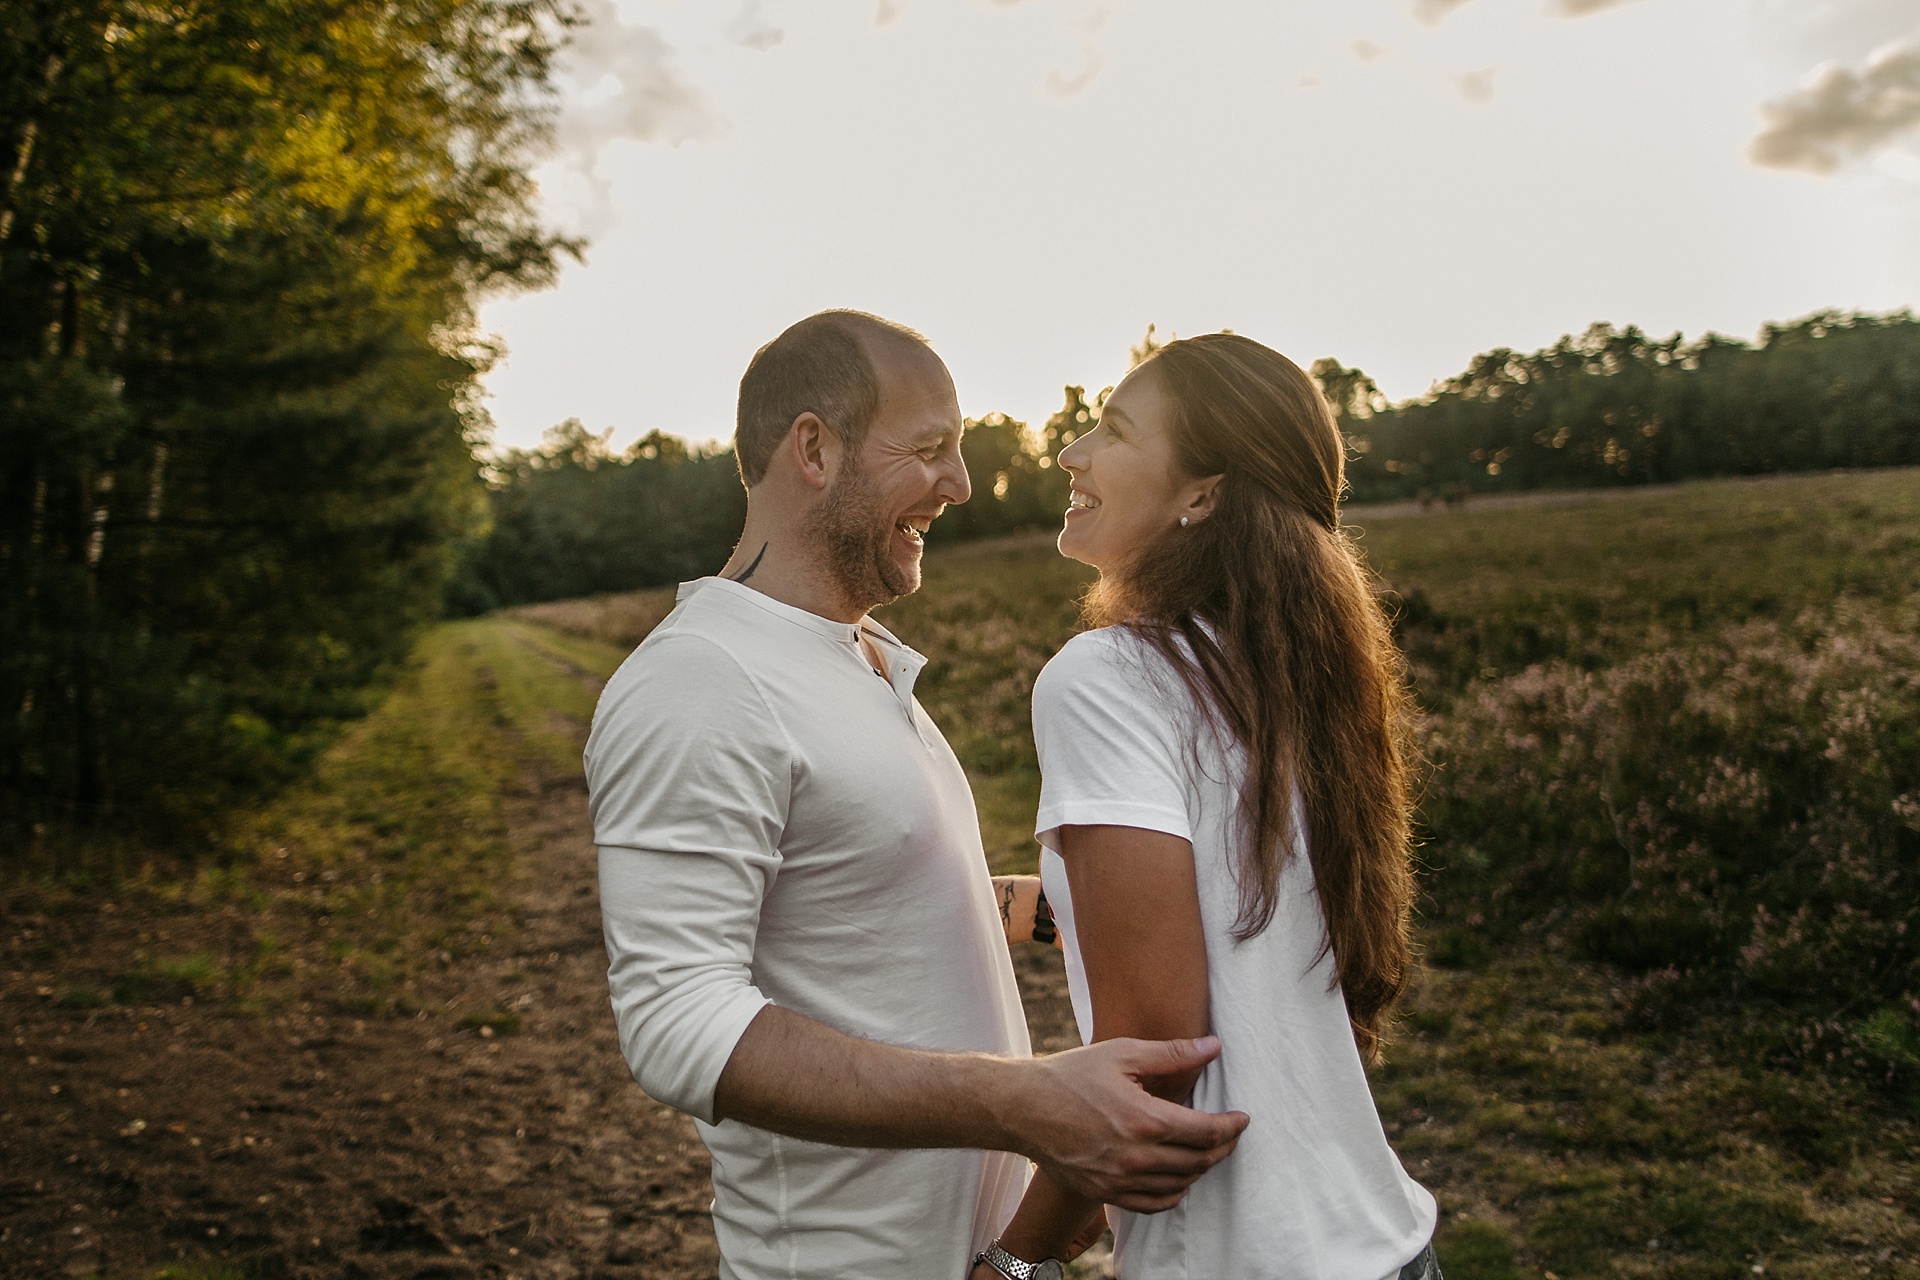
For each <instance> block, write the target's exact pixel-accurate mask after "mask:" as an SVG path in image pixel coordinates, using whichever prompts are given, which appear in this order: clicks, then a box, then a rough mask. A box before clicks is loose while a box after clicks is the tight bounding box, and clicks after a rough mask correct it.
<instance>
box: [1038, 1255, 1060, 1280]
mask: <svg viewBox="0 0 1920 1280" xmlns="http://www.w3.org/2000/svg"><path fill="white" fill-rule="evenodd" d="M1066 1274H1067V1273H1066V1270H1065V1269H1064V1268H1062V1267H1061V1265H1060V1259H1058V1258H1042V1259H1041V1260H1040V1263H1039V1265H1037V1266H1036V1267H1034V1269H1033V1280H1061V1278H1062V1277H1063V1276H1065V1275H1066Z"/></svg>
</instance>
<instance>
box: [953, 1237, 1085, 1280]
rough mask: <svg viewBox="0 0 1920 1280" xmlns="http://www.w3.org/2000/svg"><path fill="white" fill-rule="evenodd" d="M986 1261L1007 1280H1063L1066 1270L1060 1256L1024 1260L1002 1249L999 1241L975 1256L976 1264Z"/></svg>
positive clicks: (974, 1263) (974, 1261) (974, 1262)
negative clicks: (1029, 1260) (1033, 1260)
mask: <svg viewBox="0 0 1920 1280" xmlns="http://www.w3.org/2000/svg"><path fill="white" fill-rule="evenodd" d="M983 1262H984V1263H986V1264H987V1265H988V1266H990V1267H992V1268H993V1269H994V1270H995V1271H998V1272H999V1273H1000V1274H1001V1275H1003V1276H1005V1277H1006V1278H1007V1280H1062V1278H1063V1277H1064V1276H1065V1275H1066V1272H1065V1271H1064V1270H1063V1269H1062V1268H1061V1266H1060V1259H1058V1258H1042V1259H1040V1261H1038V1262H1022V1261H1021V1260H1020V1259H1018V1258H1016V1257H1014V1256H1013V1255H1012V1254H1010V1253H1008V1252H1007V1251H1006V1250H1005V1249H1002V1248H1001V1247H1000V1245H999V1242H997V1241H996V1242H995V1243H993V1244H990V1245H988V1246H987V1251H986V1252H985V1253H982V1254H978V1255H976V1256H975V1258H974V1260H973V1265H974V1266H976V1267H977V1266H979V1265H980V1264H981V1263H983Z"/></svg>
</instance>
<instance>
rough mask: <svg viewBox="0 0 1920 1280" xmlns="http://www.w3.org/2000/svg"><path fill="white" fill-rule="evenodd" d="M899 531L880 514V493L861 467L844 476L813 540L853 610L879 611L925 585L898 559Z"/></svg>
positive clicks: (820, 514)
mask: <svg viewBox="0 0 1920 1280" xmlns="http://www.w3.org/2000/svg"><path fill="white" fill-rule="evenodd" d="M894 531H895V529H894V525H893V524H892V523H891V522H888V521H887V519H886V516H885V514H884V513H883V512H882V511H881V509H880V494H879V490H878V489H877V488H875V486H874V484H873V481H872V480H871V479H870V478H869V477H868V476H867V473H866V472H865V471H863V470H861V469H859V468H857V467H848V468H847V469H846V470H845V471H842V472H841V473H840V475H839V477H838V478H837V479H835V480H834V482H833V487H832V488H831V489H829V490H827V493H826V497H825V499H824V500H823V501H822V502H821V504H820V506H819V507H818V508H817V509H816V510H815V512H814V518H813V536H814V539H815V541H816V542H817V543H818V544H819V547H820V550H821V552H822V553H823V554H824V555H825V556H826V561H827V573H828V574H829V575H830V576H831V577H832V578H833V580H834V583H835V584H836V585H837V586H838V587H839V588H840V590H841V592H842V593H843V594H844V595H845V596H846V598H847V603H848V604H850V605H852V606H853V607H854V608H856V609H860V610H862V611H865V610H867V609H873V608H877V607H879V606H880V605H883V604H888V603H891V602H892V601H894V600H898V599H899V598H900V597H901V596H904V595H907V594H908V593H910V592H912V591H914V590H916V589H917V588H918V587H919V586H920V575H919V574H917V573H915V572H913V571H911V570H909V569H905V568H902V567H901V565H900V563H899V561H897V560H895V559H894V558H893V554H892V543H893V535H894Z"/></svg>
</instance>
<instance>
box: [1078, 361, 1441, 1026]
mask: <svg viewBox="0 0 1920 1280" xmlns="http://www.w3.org/2000/svg"><path fill="white" fill-rule="evenodd" d="M1141 373H1143V374H1147V375H1148V376H1154V377H1158V378H1160V379H1161V380H1162V381H1161V386H1162V388H1163V389H1165V391H1166V392H1167V393H1168V395H1169V398H1170V399H1171V401H1172V403H1173V406H1174V410H1173V424H1172V426H1173V438H1174V448H1175V456H1176V457H1177V459H1178V461H1179V464H1180V467H1181V469H1182V470H1183V471H1185V472H1186V473H1187V474H1188V475H1190V476H1195V477H1201V476H1214V475H1217V476H1220V477H1221V480H1220V484H1219V488H1218V490H1217V495H1218V498H1217V502H1216V505H1215V507H1214V510H1213V514H1212V515H1211V516H1210V517H1208V518H1207V519H1205V520H1203V521H1201V522H1200V523H1198V524H1196V525H1194V526H1192V527H1190V528H1181V529H1170V530H1169V531H1168V532H1167V533H1166V534H1165V535H1164V536H1162V537H1161V538H1159V539H1158V540H1156V541H1155V542H1154V543H1152V544H1151V545H1149V546H1148V547H1147V548H1146V549H1144V550H1143V551H1142V552H1140V553H1139V554H1138V555H1136V556H1135V557H1134V558H1133V559H1132V560H1131V561H1130V562H1129V563H1128V564H1126V565H1125V566H1123V567H1122V568H1120V569H1119V570H1118V571H1117V572H1112V573H1108V574H1106V575H1104V576H1103V577H1102V579H1101V581H1100V583H1099V584H1098V585H1097V586H1096V587H1095V588H1094V590H1093V592H1092V593H1090V595H1089V596H1088V600H1087V614H1088V618H1089V620H1090V621H1091V622H1093V623H1094V624H1095V625H1101V626H1104V625H1115V624H1117V625H1122V626H1125V627H1127V628H1129V629H1130V630H1132V631H1134V632H1136V633H1138V634H1139V635H1140V636H1142V637H1143V638H1144V639H1145V640H1147V641H1148V642H1149V643H1150V644H1151V645H1152V646H1153V647H1154V649H1155V650H1157V651H1158V652H1159V653H1160V654H1161V655H1162V656H1163V657H1164V658H1165V659H1166V660H1167V662H1168V663H1169V664H1171V665H1172V667H1173V668H1174V669H1175V670H1176V671H1178V672H1179V673H1180V676H1181V678H1182V679H1183V680H1184V681H1185V683H1186V685H1187V687H1188V688H1189V689H1190V690H1191V692H1192V693H1193V695H1194V697H1195V699H1196V701H1197V702H1198V703H1199V704H1200V705H1201V706H1202V707H1204V708H1206V709H1207V711H1208V713H1209V714H1210V715H1212V716H1214V717H1215V718H1216V720H1217V722H1218V723H1219V725H1220V726H1221V727H1223V728H1225V729H1226V730H1228V731H1230V732H1231V733H1232V735H1233V737H1234V739H1236V740H1237V741H1238V742H1239V744H1240V745H1241V747H1243V748H1244V749H1245V752H1246V757H1247V764H1248V767H1247V780H1246V785H1245V787H1244V790H1243V791H1242V794H1241V800H1240V805H1241V813H1240V818H1241V824H1242V843H1241V848H1240V850H1239V856H1238V858H1237V859H1236V861H1235V865H1234V871H1235V874H1236V876H1237V878H1238V880H1239V886H1240V913H1239V918H1238V919H1237V920H1236V921H1235V924H1234V933H1235V936H1237V937H1240V938H1249V937H1252V936H1254V935H1255V934H1257V933H1259V932H1260V931H1261V930H1263V929H1265V928H1266V927H1267V925H1268V924H1269V923H1270V922H1271V921H1272V919H1273V913H1274V909H1275V906H1276V905H1277V900H1278V887H1279V879H1280V872H1281V869H1282V867H1283V866H1284V865H1285V864H1286V861H1287V859H1288V858H1289V857H1290V856H1291V854H1292V849H1293V847H1294V837H1295V835H1296V831H1295V811H1294V805H1293V794H1294V788H1295V787H1296V786H1297V787H1298V788H1299V793H1300V796H1301V798H1302V800H1303V801H1304V809H1305V814H1304V818H1305V828H1306V829H1305V831H1304V832H1302V833H1299V834H1304V835H1305V837H1306V846H1307V852H1308V859H1309V861H1310V862H1311V864H1312V867H1313V876H1314V883H1315V886H1316V887H1317V889H1318V892H1319V897H1320V906H1321V910H1322V912H1323V914H1324V916H1325V918H1326V930H1327V931H1326V935H1325V938H1324V940H1323V942H1322V951H1321V954H1322V955H1325V954H1326V951H1327V950H1328V949H1331V950H1332V952H1333V957H1334V966H1335V974H1336V977H1337V979H1338V982H1339V984H1340V989H1341V991H1342V993H1343V994H1344V996H1345V998H1346V1002H1347V1013H1348V1017H1349V1019H1350V1020H1351V1022H1352V1024H1353V1033H1354V1039H1355V1041H1356V1043H1357V1044H1358V1045H1359V1048H1360V1053H1361V1057H1362V1058H1363V1059H1366V1060H1368V1061H1372V1060H1374V1059H1376V1058H1377V1057H1378V1055H1379V1048H1380V1035H1381V1023H1382V1021H1383V1020H1384V1018H1385V1015H1386V1013H1387V1010H1388V1009H1389V1008H1390V1007H1391V1006H1392V1004H1393V1002H1394V1001H1395V1000H1396V999H1397V998H1399V996H1400V994H1401V992H1402V991H1404V990H1405V989H1406V985H1407V980H1408V976H1409V969H1410V965H1411V948H1410V945H1409V941H1408V926H1409V916H1410V913H1411V909H1412V900H1413V876H1412V867H1411V848H1410V823H1409V816H1410V815H1409V810H1410V797H1409V781H1408V779H1409V772H1410V768H1409V765H1410V748H1409V737H1408V734H1407V727H1408V722H1409V719H1410V702H1409V698H1408V693H1407V687H1406V668H1405V663H1404V660H1403V659H1402V657H1401V655H1400V652H1399V650H1398V649H1397V648H1396V647H1395V645H1394V643H1393V637H1392V633H1391V631H1390V630H1389V628H1388V624H1387V619H1386V616H1385V614H1384V613H1383V611H1382V608H1381V605H1380V603H1379V600H1378V598H1377V597H1376V595H1375V592H1374V590H1373V581H1372V578H1371V575H1370V574H1369V573H1368V571H1367V569H1366V568H1365V566H1364V565H1363V564H1362V563H1361V559H1360V556H1359V553H1358V552H1357V551H1356V549H1355V548H1354V546H1353V544H1352V542H1351V541H1349V539H1348V538H1347V535H1346V534H1345V533H1343V532H1342V531H1341V529H1340V521H1339V504H1340V497H1341V492H1342V488H1343V486H1344V484H1345V477H1344V467H1345V458H1346V450H1345V447H1344V443H1343V442H1342V440H1341V438H1340V434H1339V432H1338V430H1337V429H1336V428H1335V426H1334V423H1333V418H1332V416H1331V414H1330V413H1329V412H1328V410H1327V405H1326V401H1325V400H1324V399H1323V398H1322V396H1321V394H1320V391H1319V389H1318V388H1317V387H1315V386H1314V384H1313V382H1312V381H1311V380H1310V379H1309V378H1308V377H1307V375H1306V374H1304V373H1302V372H1301V371H1300V369H1299V368H1298V367H1297V366H1296V365H1294V363H1293V362H1292V361H1290V360H1288V359H1287V358H1286V357H1285V356H1283V355H1281V354H1280V353H1279V352H1277V351H1273V350H1271V349H1269V348H1267V347H1264V346H1261V345H1260V344H1259V343H1257V342H1254V341H1252V340H1251V339H1248V338H1243V337H1240V336H1238V335H1235V334H1224V333H1222V334H1209V335H1207V336H1205V337H1199V338H1189V339H1186V340H1184V341H1178V342H1172V343H1169V344H1167V345H1166V346H1165V347H1163V348H1161V349H1160V350H1159V351H1158V352H1156V353H1155V354H1154V355H1153V356H1152V357H1151V358H1150V359H1149V361H1148V362H1147V364H1145V365H1143V366H1142V368H1141Z"/></svg>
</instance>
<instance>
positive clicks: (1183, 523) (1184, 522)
mask: <svg viewBox="0 0 1920 1280" xmlns="http://www.w3.org/2000/svg"><path fill="white" fill-rule="evenodd" d="M1180 527H1181V528H1182V529H1184V528H1186V527H1187V518H1186V517H1185V516H1181V517H1180Z"/></svg>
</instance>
